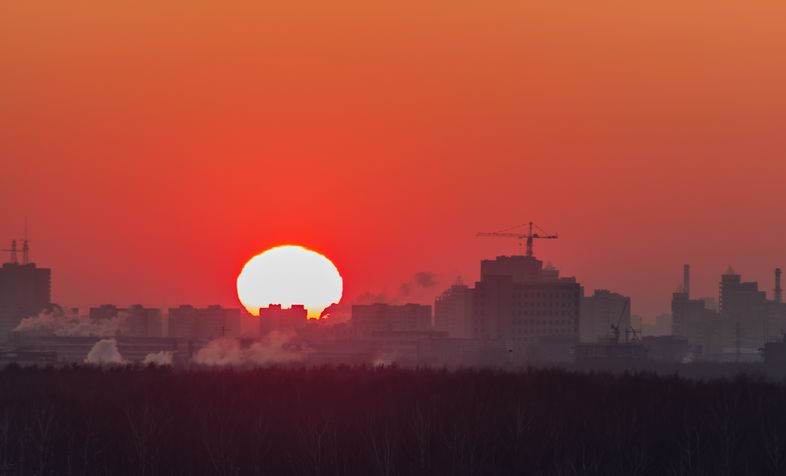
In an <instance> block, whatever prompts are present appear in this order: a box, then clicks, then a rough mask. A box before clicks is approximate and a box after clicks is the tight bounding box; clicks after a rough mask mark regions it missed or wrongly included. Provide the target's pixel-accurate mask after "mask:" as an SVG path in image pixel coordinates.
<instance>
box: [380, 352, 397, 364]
mask: <svg viewBox="0 0 786 476" xmlns="http://www.w3.org/2000/svg"><path fill="white" fill-rule="evenodd" d="M396 358H397V355H396V354H394V353H392V352H383V353H381V354H379V355H377V356H376V357H375V358H374V367H389V366H391V365H393V364H395V363H396Z"/></svg>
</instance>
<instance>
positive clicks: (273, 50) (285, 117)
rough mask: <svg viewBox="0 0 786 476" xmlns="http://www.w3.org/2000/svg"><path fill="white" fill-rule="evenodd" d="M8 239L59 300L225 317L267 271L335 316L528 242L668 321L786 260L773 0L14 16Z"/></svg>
mask: <svg viewBox="0 0 786 476" xmlns="http://www.w3.org/2000/svg"><path fill="white" fill-rule="evenodd" d="M0 22H1V23H2V25H1V27H0V158H2V159H1V160H2V171H0V240H2V242H3V244H5V242H7V241H9V240H10V239H11V238H14V237H18V236H20V235H21V233H22V227H23V222H24V217H25V216H28V217H29V220H30V230H31V235H32V238H33V241H32V250H33V258H34V260H35V261H37V262H38V263H40V264H42V265H46V266H49V267H51V268H53V273H54V275H53V291H54V296H53V297H54V299H55V300H56V301H58V302H60V303H63V304H71V305H89V304H95V303H102V302H114V303H118V304H128V303H132V302H141V303H146V304H156V305H169V304H178V303H183V302H192V303H196V304H208V303H221V304H231V305H237V300H236V295H235V289H234V285H235V283H234V280H235V277H236V276H237V273H238V271H239V270H240V268H241V266H242V265H243V263H244V262H245V261H246V259H248V258H249V257H250V256H252V255H253V254H255V253H257V252H259V251H262V250H264V249H265V248H267V247H269V246H272V245H276V244H282V243H297V244H302V245H304V246H307V247H310V248H313V249H315V250H318V251H320V252H322V253H324V254H326V255H327V256H329V257H330V258H331V259H333V261H334V262H335V263H336V265H337V266H338V268H339V269H340V270H341V271H342V274H343V275H344V279H345V298H346V299H348V300H351V299H353V298H354V297H355V296H357V295H359V294H361V293H363V292H365V291H382V290H384V289H389V290H390V289H395V288H397V287H398V285H399V284H400V283H401V282H403V281H406V280H407V279H409V277H410V276H411V275H412V274H413V273H415V272H416V271H432V272H435V273H437V274H438V275H439V276H440V278H441V279H442V284H444V285H447V284H449V283H450V282H452V281H453V280H454V279H455V277H456V276H458V275H461V276H462V277H464V279H465V281H474V280H475V279H477V277H478V272H479V263H478V262H479V260H480V259H481V258H487V257H493V256H495V255H497V254H507V253H510V252H512V251H515V250H516V246H517V245H516V242H515V240H512V241H508V240H502V239H488V238H476V237H475V236H474V235H475V233H476V232H478V231H492V230H495V229H501V228H505V227H508V226H511V225H515V224H517V223H522V222H526V221H528V220H530V219H532V220H534V221H536V222H537V223H540V224H541V225H542V226H544V228H546V229H547V230H549V231H555V232H559V234H560V236H561V238H560V239H559V240H555V241H552V242H548V243H537V244H536V248H535V252H536V255H538V256H539V257H541V258H543V259H544V260H550V261H552V262H553V263H554V264H555V265H556V266H557V267H559V268H560V269H561V270H562V271H563V273H564V274H568V275H575V276H577V277H578V278H579V281H580V282H581V283H582V284H584V285H585V287H587V288H589V289H593V288H596V287H602V288H609V289H612V290H616V291H619V292H622V293H626V294H630V295H632V296H633V312H634V313H639V314H644V315H645V316H651V315H654V314H656V313H659V312H661V311H665V310H667V309H668V306H669V300H670V293H671V292H672V291H674V289H675V288H676V285H677V284H678V282H679V281H680V279H681V265H682V263H683V262H686V261H689V262H690V263H692V264H693V269H694V284H693V289H694V290H695V291H696V294H702V295H711V296H715V295H716V294H717V281H718V279H719V275H720V273H721V272H723V271H724V270H725V269H726V267H727V266H729V265H733V266H734V267H735V268H736V269H737V270H738V271H740V272H741V273H742V274H743V277H744V278H750V279H758V280H761V281H762V284H763V286H762V287H763V288H765V289H768V290H769V289H770V288H771V287H772V279H771V271H772V268H774V267H775V266H778V265H779V266H784V267H786V220H784V213H783V204H784V184H785V183H786V86H785V85H786V28H784V25H785V24H786V2H783V1H737V0H729V1H724V2H717V1H704V2H691V1H673V0H665V1H664V0H659V1H641V2H628V1H614V2H604V1H598V2H594V1H593V2H587V1H575V2H574V1H561V0H557V1H553V2H528V1H521V0H516V1H491V2H469V1H452V2H434V1H428V0H417V1H401V2H368V1H360V0H355V1H346V0H337V1H331V2H325V1H313V2H307V1H298V0H294V1H289V0H288V1H285V2H284V1H281V2H274V1H271V2H259V1H247V2H199V1H188V2H186V1H170V0H159V1H155V2H152V1H151V2H139V1H114V2H100V1H81V2H80V1H74V2H62V1H35V0H30V1H17V2H13V1H9V2H2V4H0ZM4 247H5V246H4Z"/></svg>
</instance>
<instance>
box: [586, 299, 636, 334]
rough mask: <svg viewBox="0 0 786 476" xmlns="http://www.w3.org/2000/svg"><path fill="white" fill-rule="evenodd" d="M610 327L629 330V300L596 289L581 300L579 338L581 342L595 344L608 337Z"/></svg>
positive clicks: (610, 330)
mask: <svg viewBox="0 0 786 476" xmlns="http://www.w3.org/2000/svg"><path fill="white" fill-rule="evenodd" d="M612 325H615V326H619V328H620V329H622V330H623V331H624V329H629V328H630V298H629V297H626V296H623V295H622V294H618V293H614V292H611V291H608V290H605V289H596V290H595V293H594V294H593V295H592V296H584V297H583V298H582V300H581V317H580V319H579V337H580V340H581V342H596V341H597V340H598V339H601V338H603V337H608V336H609V335H610V334H611V332H612V327H611V326H612Z"/></svg>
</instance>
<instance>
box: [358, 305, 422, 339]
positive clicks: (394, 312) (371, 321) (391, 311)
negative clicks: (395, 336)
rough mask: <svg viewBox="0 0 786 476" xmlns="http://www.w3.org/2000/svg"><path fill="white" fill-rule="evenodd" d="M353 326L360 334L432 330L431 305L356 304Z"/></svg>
mask: <svg viewBox="0 0 786 476" xmlns="http://www.w3.org/2000/svg"><path fill="white" fill-rule="evenodd" d="M352 327H353V329H354V331H355V332H356V333H357V334H358V335H373V334H375V333H384V332H425V331H429V330H431V306H426V305H423V304H403V305H394V304H384V303H376V304H354V305H353V306H352Z"/></svg>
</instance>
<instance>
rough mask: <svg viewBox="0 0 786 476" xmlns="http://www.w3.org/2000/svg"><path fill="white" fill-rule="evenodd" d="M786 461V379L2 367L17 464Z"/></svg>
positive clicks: (672, 467)
mask: <svg viewBox="0 0 786 476" xmlns="http://www.w3.org/2000/svg"><path fill="white" fill-rule="evenodd" d="M784 471H786V385H784V384H783V383H774V382H765V381H763V380H760V379H758V378H752V377H737V378H735V379H728V380H713V381H707V382H700V381H695V380H684V379H681V378H677V377H663V376H655V375H653V374H639V375H622V376H610V375H591V374H578V373H568V372H565V371H556V370H537V371H534V370H533V371H528V372H522V373H501V372H492V371H480V370H478V371H473V370H465V371H455V372H447V371H439V370H404V369H396V368H368V367H366V368H341V367H339V368H267V369H249V370H234V371H232V370H220V371H219V370H209V369H201V370H199V369H197V370H171V369H153V368H116V369H104V370H101V369H95V368H84V367H80V368H64V369H58V370H55V369H20V368H6V369H5V370H2V371H0V474H2V475H14V474H19V475H34V474H35V475H71V474H89V475H94V474H107V475H122V474H133V475H146V474H165V475H178V474H183V475H194V474H226V475H229V474H238V475H245V474H271V475H279V474H313V475H333V474H360V475H375V474H380V475H393V474H406V475H408V474H413V475H417V474H423V475H426V474H428V475H443V474H444V475H454V474H455V475H460V474H483V475H485V474H535V475H537V474H554V475H563V474H564V475H568V474H582V475H583V474H597V475H614V474H620V475H637V474H648V475H680V474H691V475H694V474H698V475H701V474H706V475H738V474H754V475H763V474H784Z"/></svg>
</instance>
